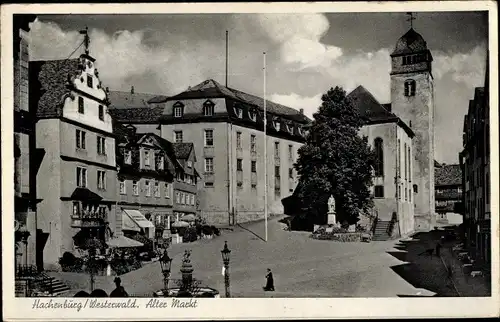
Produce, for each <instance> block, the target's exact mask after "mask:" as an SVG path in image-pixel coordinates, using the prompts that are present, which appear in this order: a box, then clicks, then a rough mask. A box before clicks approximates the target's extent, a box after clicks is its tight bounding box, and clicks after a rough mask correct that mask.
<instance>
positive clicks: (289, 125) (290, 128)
mask: <svg viewBox="0 0 500 322" xmlns="http://www.w3.org/2000/svg"><path fill="white" fill-rule="evenodd" d="M286 130H287V131H288V133H290V134H293V125H292V123H286Z"/></svg>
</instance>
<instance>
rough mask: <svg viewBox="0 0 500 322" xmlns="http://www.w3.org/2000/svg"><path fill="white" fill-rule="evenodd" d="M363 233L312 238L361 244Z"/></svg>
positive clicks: (335, 234) (314, 235)
mask: <svg viewBox="0 0 500 322" xmlns="http://www.w3.org/2000/svg"><path fill="white" fill-rule="evenodd" d="M361 236H362V233H334V234H313V235H312V238H314V239H318V240H334V241H338V242H359V241H361Z"/></svg>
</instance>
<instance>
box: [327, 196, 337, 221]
mask: <svg viewBox="0 0 500 322" xmlns="http://www.w3.org/2000/svg"><path fill="white" fill-rule="evenodd" d="M327 215H328V220H327V224H328V225H335V224H336V223H337V218H336V217H335V198H333V196H330V198H329V199H328V213H327Z"/></svg>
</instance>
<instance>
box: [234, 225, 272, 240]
mask: <svg viewBox="0 0 500 322" xmlns="http://www.w3.org/2000/svg"><path fill="white" fill-rule="evenodd" d="M236 225H237V226H238V227H240V228H241V229H243V230H246V231H248V232H249V233H251V234H252V235H254V236H255V237H257V238H258V239H260V240H262V241H266V240H265V239H264V238H262V237H260V236H259V235H257V234H256V233H254V232H253V231H251V230H250V229H249V228H247V227H244V226H242V225H241V224H236Z"/></svg>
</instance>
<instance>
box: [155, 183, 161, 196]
mask: <svg viewBox="0 0 500 322" xmlns="http://www.w3.org/2000/svg"><path fill="white" fill-rule="evenodd" d="M154 194H155V197H156V198H160V183H159V182H155V186H154Z"/></svg>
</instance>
